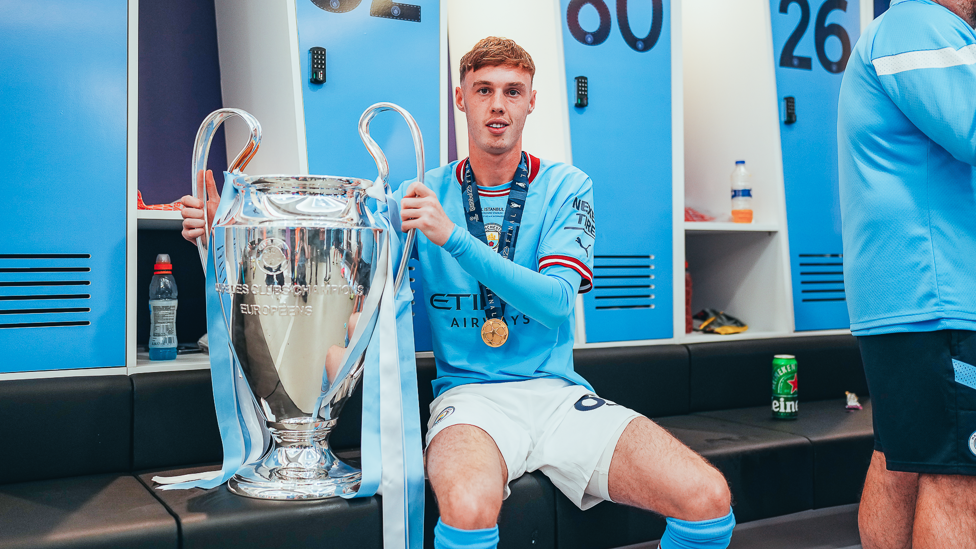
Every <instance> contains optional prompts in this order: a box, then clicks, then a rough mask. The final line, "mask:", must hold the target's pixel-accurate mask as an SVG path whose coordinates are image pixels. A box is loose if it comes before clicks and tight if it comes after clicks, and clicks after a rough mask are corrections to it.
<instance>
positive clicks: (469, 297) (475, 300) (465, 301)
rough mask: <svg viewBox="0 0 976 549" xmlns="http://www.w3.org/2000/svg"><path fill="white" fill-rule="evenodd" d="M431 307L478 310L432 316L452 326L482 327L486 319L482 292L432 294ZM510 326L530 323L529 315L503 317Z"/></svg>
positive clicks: (448, 309)
mask: <svg viewBox="0 0 976 549" xmlns="http://www.w3.org/2000/svg"><path fill="white" fill-rule="evenodd" d="M428 302H429V303H430V307H431V308H432V309H435V310H438V311H477V312H476V313H474V314H475V315H477V316H466V317H462V316H454V317H446V318H445V317H443V316H442V317H439V318H438V319H434V318H432V319H431V320H432V321H437V320H443V321H444V322H445V323H447V322H448V319H450V320H449V324H450V327H451V328H480V327H481V325H482V324H483V323H484V321H485V314H484V309H485V305H484V303H483V300H482V299H481V295H480V294H431V296H430V299H429V300H428ZM501 320H502V321H503V322H504V323H505V324H508V326H509V327H511V326H515V325H518V324H528V323H529V317H527V316H525V315H523V314H514V315H512V314H509V315H505V316H504V317H502V319H501Z"/></svg>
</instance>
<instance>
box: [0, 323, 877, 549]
mask: <svg viewBox="0 0 976 549" xmlns="http://www.w3.org/2000/svg"><path fill="white" fill-rule="evenodd" d="M780 353H790V354H794V355H796V356H797V360H798V362H799V368H800V369H799V372H800V379H801V380H802V383H801V384H800V397H801V411H800V418H799V420H797V421H793V422H778V421H773V420H771V419H770V412H769V384H770V363H771V359H772V356H773V355H774V354H780ZM576 367H577V370H578V371H579V372H580V373H581V374H582V375H583V376H584V377H585V378H587V379H588V380H589V381H590V382H591V383H592V384H593V385H594V387H595V388H596V390H597V392H599V393H600V394H601V396H603V397H605V398H608V399H610V400H613V401H615V402H618V403H620V404H624V405H627V406H630V407H632V408H634V409H636V410H637V411H639V412H641V413H643V414H645V415H647V416H649V417H652V418H654V419H655V421H657V422H658V423H659V424H660V425H662V426H663V427H665V428H666V429H668V430H670V431H671V432H672V433H673V434H674V435H675V436H676V437H677V438H679V439H680V440H682V441H683V442H684V443H686V444H688V445H689V446H690V447H691V448H692V449H694V450H696V451H698V452H699V453H701V454H702V455H703V456H704V457H705V458H707V459H708V460H709V461H711V462H712V463H713V464H714V465H715V466H716V467H718V468H719V469H720V470H721V471H722V472H723V473H724V474H725V476H726V478H727V479H728V480H729V483H730V486H731V490H732V494H733V498H734V504H735V512H736V517H737V519H738V521H739V522H740V523H743V522H748V521H751V520H756V519H760V518H766V517H771V516H777V515H783V514H787V513H791V512H795V511H800V510H804V509H810V508H817V507H824V506H832V505H840V504H845V503H852V502H856V501H857V499H858V496H859V493H860V488H861V484H862V482H863V478H864V473H865V471H866V466H867V462H868V459H869V458H870V451H871V446H872V442H871V417H870V400H869V399H867V398H862V403H864V404H865V409H864V410H863V411H860V412H847V411H846V410H844V406H843V404H844V399H843V392H844V391H845V390H852V391H854V392H857V393H858V394H859V395H861V396H862V397H866V384H865V383H864V378H863V372H862V370H861V367H860V357H859V354H858V353H857V345H856V342H855V340H854V338H852V337H850V336H837V337H823V336H816V337H795V338H784V339H780V340H757V341H739V342H720V343H703V344H696V345H688V346H683V345H660V346H643V347H617V348H606V349H584V350H579V351H577V353H576ZM434 375H436V372H435V368H434V363H433V360H432V359H429V358H428V359H420V360H418V381H419V390H420V401H421V421H422V422H423V430H424V431H425V432H426V422H427V420H428V418H429V410H428V408H427V406H428V404H429V403H430V401H431V400H432V399H433V392H432V389H431V386H430V381H431V380H432V379H433V377H434ZM360 410H361V399H360V398H359V396H358V395H354V397H353V399H352V400H351V401H350V402H349V403H348V404H347V409H346V410H345V412H344V413H343V415H342V418H341V420H340V422H339V425H338V427H337V430H336V432H335V433H334V434H333V436H332V440H331V442H332V444H333V447H334V448H336V450H337V453H339V454H340V455H344V456H349V457H352V458H353V459H354V458H355V456H356V455H357V452H358V445H359V429H360V424H361V417H360V413H359V412H360ZM0 412H2V413H3V416H2V417H4V421H3V422H2V423H0V437H2V438H0V440H4V441H16V443H13V444H10V443H8V444H5V449H7V450H6V451H5V453H4V454H3V455H2V456H0V549H2V548H8V547H18V548H19V547H44V548H47V547H50V548H55V547H58V548H61V547H64V548H68V547H79V548H81V547H147V548H148V547H152V548H155V547H174V548H175V547H183V548H192V547H207V548H215V549H217V548H223V547H228V548H229V547H239V546H241V545H247V546H250V547H262V546H279V545H284V544H286V543H287V544H289V545H293V544H312V543H322V544H328V545H329V546H330V547H357V548H359V547H380V546H381V541H380V540H381V532H382V518H381V507H380V505H381V502H382V499H381V498H379V497H373V498H368V499H363V500H353V501H344V500H328V501H320V502H270V501H259V500H251V499H247V498H241V497H238V496H234V495H232V494H230V493H229V492H228V491H227V490H226V489H225V488H223V487H221V488H217V489H214V490H187V491H161V490H156V489H154V488H153V484H152V483H151V480H150V479H151V477H152V476H153V475H155V474H159V473H162V474H166V475H170V474H181V473H184V472H189V471H198V470H201V468H202V467H205V468H207V469H213V468H215V467H216V466H217V465H218V464H219V461H220V457H221V449H220V440H219V435H218V432H217V426H216V419H215V417H214V413H213V400H212V396H211V393H210V380H209V371H206V370H200V371H184V372H169V373H154V374H135V375H132V376H129V377H126V376H104V377H88V378H61V379H50V380H30V381H8V382H2V383H0ZM581 443H585V442H584V441H581ZM511 488H512V495H511V496H510V497H509V499H508V500H507V501H506V502H505V504H504V505H503V508H502V514H501V516H500V518H499V525H500V530H501V544H500V547H501V548H502V549H508V548H521V547H525V548H529V547H531V548H555V547H559V548H560V549H566V548H586V549H599V548H602V547H606V548H610V547H619V546H623V545H629V544H634V543H640V542H645V541H649V540H653V539H657V538H659V537H660V535H661V533H662V532H663V530H664V524H665V523H664V520H663V519H662V518H660V517H658V516H655V515H654V514H652V513H648V512H644V511H640V510H637V509H632V508H627V507H624V506H621V505H616V504H613V503H603V504H600V505H598V506H596V507H595V508H593V509H591V510H589V511H587V512H585V513H583V512H581V511H579V510H578V509H577V508H576V507H575V506H574V505H573V504H572V503H570V502H569V501H568V500H566V498H564V497H563V496H562V495H561V494H559V493H558V491H557V490H556V489H555V488H554V487H553V485H552V483H551V482H549V480H548V479H547V478H545V476H543V475H542V474H541V473H533V474H528V475H525V476H524V477H523V478H521V479H518V480H517V481H515V482H513V483H512V486H511ZM437 516H438V512H437V506H436V502H435V501H434V498H433V495H432V494H430V491H429V487H428V498H427V504H426V513H425V531H426V533H427V535H426V536H425V546H426V547H433V539H432V536H431V535H430V533H431V532H432V530H433V526H434V524H435V523H436V521H437Z"/></svg>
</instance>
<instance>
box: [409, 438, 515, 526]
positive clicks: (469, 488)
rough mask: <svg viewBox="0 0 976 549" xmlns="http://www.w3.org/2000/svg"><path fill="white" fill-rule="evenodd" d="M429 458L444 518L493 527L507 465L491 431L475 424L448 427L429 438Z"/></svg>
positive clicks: (450, 522) (455, 523) (447, 521)
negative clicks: (489, 433)
mask: <svg viewBox="0 0 976 549" xmlns="http://www.w3.org/2000/svg"><path fill="white" fill-rule="evenodd" d="M426 459H427V477H428V479H430V485H431V487H432V488H433V489H434V495H435V496H436V497H437V506H438V508H439V509H440V513H441V521H442V522H444V524H446V525H448V526H452V527H454V528H458V529H460V530H481V529H484V528H493V527H494V526H495V523H496V522H497V521H498V513H499V511H501V508H502V496H503V495H504V494H505V483H506V482H507V481H508V467H506V465H505V461H504V460H503V459H502V455H501V452H499V451H498V446H496V445H495V441H494V440H492V438H491V437H490V436H488V433H486V432H484V431H483V430H481V429H479V428H477V427H474V426H473V425H452V426H450V427H447V428H446V429H444V430H443V431H441V432H440V433H437V435H436V436H435V437H434V439H433V440H432V441H431V442H430V446H428V447H427V456H426Z"/></svg>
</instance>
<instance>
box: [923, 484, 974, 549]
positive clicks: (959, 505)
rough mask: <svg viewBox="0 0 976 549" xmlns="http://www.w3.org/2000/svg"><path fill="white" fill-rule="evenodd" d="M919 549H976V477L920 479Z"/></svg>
mask: <svg viewBox="0 0 976 549" xmlns="http://www.w3.org/2000/svg"><path fill="white" fill-rule="evenodd" d="M912 541H913V545H912V546H913V547H914V548H915V549H930V548H932V549H934V548H940V549H941V548H944V547H946V548H947V547H976V477H970V476H963V475H928V474H922V475H919V480H918V503H917V504H916V507H915V532H914V535H913V536H912Z"/></svg>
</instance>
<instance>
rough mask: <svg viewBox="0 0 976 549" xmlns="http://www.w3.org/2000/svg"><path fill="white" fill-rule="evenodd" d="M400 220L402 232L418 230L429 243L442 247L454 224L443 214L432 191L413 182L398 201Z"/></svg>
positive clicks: (417, 182) (421, 184)
mask: <svg viewBox="0 0 976 549" xmlns="http://www.w3.org/2000/svg"><path fill="white" fill-rule="evenodd" d="M400 219H401V220H402V221H403V230H404V232H406V231H409V230H410V229H420V232H422V233H424V236H426V237H427V238H428V239H429V240H430V241H431V242H433V243H434V244H437V245H438V246H443V245H444V244H445V243H446V242H447V239H448V238H450V237H451V231H453V230H454V222H453V221H451V220H450V218H448V217H447V214H445V213H444V208H442V207H441V203H440V202H439V201H438V200H437V195H436V194H434V191H432V190H430V189H428V188H427V187H425V186H424V185H423V183H420V182H419V181H415V182H413V183H411V184H410V186H409V187H407V192H406V193H404V195H403V200H402V201H400Z"/></svg>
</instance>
